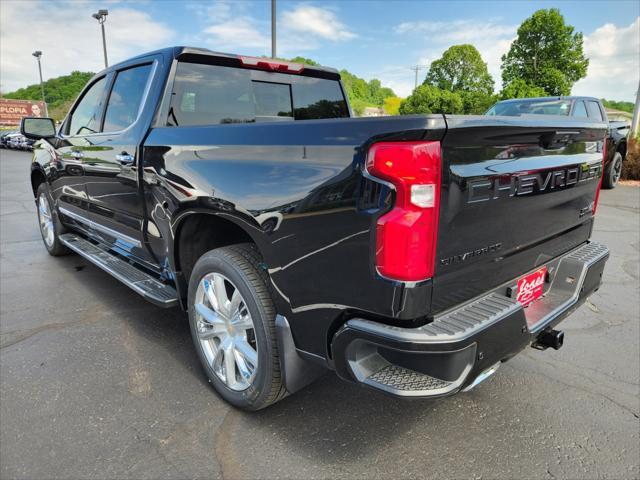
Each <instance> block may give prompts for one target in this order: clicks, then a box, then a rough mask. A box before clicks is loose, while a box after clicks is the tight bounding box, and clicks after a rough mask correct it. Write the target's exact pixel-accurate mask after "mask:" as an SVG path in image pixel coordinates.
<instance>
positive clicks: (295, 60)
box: [287, 56, 320, 67]
mask: <svg viewBox="0 0 640 480" xmlns="http://www.w3.org/2000/svg"><path fill="white" fill-rule="evenodd" d="M287 61H288V62H293V63H304V64H305V65H311V66H312V67H318V66H320V64H319V63H318V62H316V61H315V60H311V59H310V58H305V57H300V56H298V57H293V58H292V59H291V60H287Z"/></svg>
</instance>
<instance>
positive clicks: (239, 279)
mask: <svg viewBox="0 0 640 480" xmlns="http://www.w3.org/2000/svg"><path fill="white" fill-rule="evenodd" d="M260 263H261V258H260V255H259V254H258V252H257V251H256V250H255V248H254V246H253V245H251V244H240V245H232V246H228V247H223V248H217V249H215V250H211V251H209V252H207V253H205V254H204V255H203V256H202V257H200V259H199V260H198V261H197V262H196V264H195V266H194V268H193V271H192V273H191V278H190V280H189V297H188V302H189V303H188V307H189V324H190V327H191V336H192V338H193V342H194V344H195V347H196V351H197V352H198V357H199V358H200V362H201V363H202V366H203V367H204V370H205V372H206V374H207V376H208V377H209V381H210V382H211V384H212V385H213V387H214V388H215V390H216V392H218V394H219V395H220V396H221V397H222V398H224V399H225V400H226V401H227V402H229V403H230V404H232V405H234V406H235V407H238V408H242V409H244V410H259V409H261V408H265V407H267V406H269V405H271V404H272V403H275V402H277V401H278V400H280V399H282V398H284V397H285V396H286V394H287V391H286V389H285V387H284V385H283V382H282V375H281V372H280V358H279V355H278V346H277V342H276V334H275V332H276V328H275V306H274V304H273V300H272V298H271V294H270V292H269V287H268V285H269V280H268V277H267V273H266V272H265V270H264V269H263V268H261V267H260Z"/></svg>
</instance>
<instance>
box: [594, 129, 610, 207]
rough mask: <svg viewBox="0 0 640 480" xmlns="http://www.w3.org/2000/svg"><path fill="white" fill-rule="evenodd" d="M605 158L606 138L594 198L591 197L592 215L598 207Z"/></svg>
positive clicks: (603, 143)
mask: <svg viewBox="0 0 640 480" xmlns="http://www.w3.org/2000/svg"><path fill="white" fill-rule="evenodd" d="M606 158H607V139H606V138H605V139H604V141H603V142H602V169H601V170H602V171H601V172H600V180H598V188H597V190H596V198H594V199H593V208H592V209H591V213H592V214H593V215H595V214H596V209H597V208H598V200H599V199H600V189H601V188H602V177H604V161H605V159H606Z"/></svg>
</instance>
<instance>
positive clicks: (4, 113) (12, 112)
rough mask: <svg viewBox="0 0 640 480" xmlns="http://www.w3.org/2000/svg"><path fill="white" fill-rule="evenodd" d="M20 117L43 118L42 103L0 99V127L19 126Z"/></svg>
mask: <svg viewBox="0 0 640 480" xmlns="http://www.w3.org/2000/svg"><path fill="white" fill-rule="evenodd" d="M22 117H44V102H42V101H35V100H10V99H8V98H0V125H20V120H21V119H22Z"/></svg>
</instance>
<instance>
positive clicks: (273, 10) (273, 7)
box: [271, 0, 276, 58]
mask: <svg viewBox="0 0 640 480" xmlns="http://www.w3.org/2000/svg"><path fill="white" fill-rule="evenodd" d="M271 58H276V0H271Z"/></svg>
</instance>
